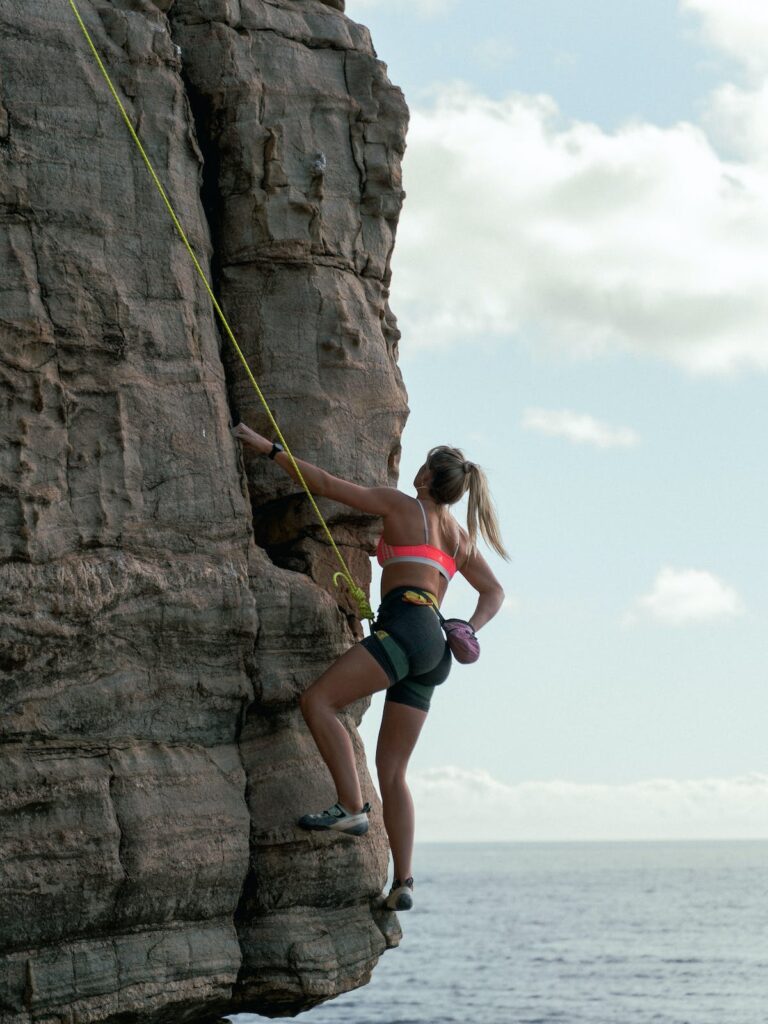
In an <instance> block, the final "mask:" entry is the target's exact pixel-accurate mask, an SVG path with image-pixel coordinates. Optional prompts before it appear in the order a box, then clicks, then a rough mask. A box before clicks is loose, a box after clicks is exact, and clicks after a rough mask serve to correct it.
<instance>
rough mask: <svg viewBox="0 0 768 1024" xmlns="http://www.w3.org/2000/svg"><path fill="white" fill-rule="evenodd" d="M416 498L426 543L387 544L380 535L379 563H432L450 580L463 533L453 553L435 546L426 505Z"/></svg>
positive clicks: (433, 566)
mask: <svg viewBox="0 0 768 1024" xmlns="http://www.w3.org/2000/svg"><path fill="white" fill-rule="evenodd" d="M414 500H415V501H418V502H419V508H420V509H421V514H422V516H423V517H424V543H423V544H385V542H384V538H383V537H380V538H379V545H378V547H377V548H376V557H377V559H378V561H379V565H382V566H383V565H394V564H395V563H396V562H419V563H420V564H421V565H430V566H432V568H433V569H437V571H438V572H440V573H442V574H443V576H445V578H446V579H447V580H449V581H450V579H451V577H452V576H454V575H455V573H456V555H457V554H458V553H459V545H460V544H461V535H459V543H458V544H457V545H456V550H455V551H454V552H453V555H447V554H446V553H445V551H441V550H440V548H436V547H433V546H432V545H431V544H430V543H429V525H428V523H427V514H426V512H425V511H424V506H423V505H422V504H421V502H420V501H419V499H418V498H416V499H414Z"/></svg>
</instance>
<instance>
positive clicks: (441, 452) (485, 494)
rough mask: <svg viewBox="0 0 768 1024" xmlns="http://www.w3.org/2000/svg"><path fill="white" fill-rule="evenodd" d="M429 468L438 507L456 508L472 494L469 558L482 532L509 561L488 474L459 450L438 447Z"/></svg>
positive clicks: (445, 446)
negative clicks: (450, 506)
mask: <svg viewBox="0 0 768 1024" xmlns="http://www.w3.org/2000/svg"><path fill="white" fill-rule="evenodd" d="M426 466H427V468H428V469H429V470H431V471H432V483H431V484H430V488H429V494H430V497H431V498H432V499H433V500H434V501H436V502H437V503H438V505H453V504H454V502H457V501H458V500H459V499H460V498H461V497H462V496H463V495H464V494H466V493H467V490H469V504H468V507H467V531H468V533H469V550H468V551H467V557H469V556H470V555H471V554H472V553H473V552H474V551H475V549H476V548H477V534H478V530H479V532H480V534H481V536H482V537H483V539H484V540H485V541H486V542H487V543H488V544H489V545H490V547H492V548H493V550H494V551H495V552H496V553H497V554H499V555H501V557H502V558H505V559H507V561H509V555H508V554H507V552H506V550H505V548H504V545H503V543H502V540H501V531H500V530H499V521H498V517H497V515H496V509H495V507H494V504H493V501H492V499H491V492H490V490H489V487H488V479H487V477H486V475H485V472H484V471H483V470H482V469H481V468H480V466H476V465H475V463H474V462H468V461H466V460H465V458H464V453H463V452H462V451H461V450H460V449H459V448H450V447H448V445H438V447H437V448H432V449H430V451H429V452H428V454H427V461H426Z"/></svg>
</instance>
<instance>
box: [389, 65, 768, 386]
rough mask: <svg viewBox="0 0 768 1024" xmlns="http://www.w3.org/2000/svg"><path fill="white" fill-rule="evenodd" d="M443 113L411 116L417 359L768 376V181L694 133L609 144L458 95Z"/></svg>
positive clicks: (651, 131)
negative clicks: (602, 360)
mask: <svg viewBox="0 0 768 1024" xmlns="http://www.w3.org/2000/svg"><path fill="white" fill-rule="evenodd" d="M433 100H434V102H433V104H432V105H431V106H429V107H428V108H422V109H418V108H417V109H414V110H413V111H412V117H411V126H410V129H409V135H408V149H407V152H406V157H405V162H404V168H403V172H404V186H405V189H406V193H407V198H406V201H405V206H404V209H403V214H402V217H401V221H400V226H399V229H398V244H397V246H396V248H395V253H394V257H393V261H394V277H393V299H392V302H393V308H394V309H395V310H396V312H397V313H398V315H399V317H400V320H401V327H402V329H403V331H404V334H405V339H406V344H407V345H419V344H422V345H430V344H432V345H444V344H448V343H450V342H458V341H463V342H467V341H468V340H469V339H476V338H479V337H482V336H496V337H497V338H507V339H509V338H531V339H532V340H533V341H535V342H537V343H543V344H547V345H549V346H550V347H553V348H557V349H559V350H561V351H566V352H570V353H572V354H574V355H579V356H588V355H593V354H597V353H602V352H608V351H634V352H640V353H645V354H650V355H653V356H656V357H660V358H663V359H666V360H670V361H672V362H674V363H676V364H678V365H680V366H682V367H684V368H686V369H688V370H692V371H703V372H723V371H731V370H734V369H737V368H742V367H746V366H751V367H755V366H757V367H760V368H764V369H765V368H768V335H767V333H766V323H767V322H768V268H767V267H766V263H765V259H764V247H765V238H766V236H767V235H768V169H766V170H761V169H760V168H759V166H757V165H751V164H747V163H736V162H733V161H731V162H728V161H725V160H724V159H722V158H721V157H720V156H719V155H718V153H717V152H716V150H715V149H714V148H713V146H712V144H711V142H710V140H709V139H708V138H707V136H706V134H705V133H704V131H703V130H702V129H700V128H698V127H696V126H694V125H692V124H686V123H680V124H677V125H675V126H673V127H671V128H664V129H662V128H659V127H656V126H654V125H652V124H646V123H632V124H627V125H625V126H624V127H623V128H622V129H621V130H619V131H617V132H614V133H608V132H604V131H603V130H602V129H601V128H599V127H598V126H597V125H594V124H588V123H583V122H571V123H564V122H563V119H562V117H561V115H560V113H559V110H558V107H557V105H556V103H555V101H554V100H553V99H551V98H550V97H547V96H530V95H523V94H512V95H509V96H507V97H506V98H504V99H500V100H494V99H490V98H489V97H487V96H484V95H482V94H480V93H478V92H476V91H474V90H473V89H472V88H471V87H470V86H469V85H467V84H466V83H462V82H454V83H451V84H448V85H443V86H440V87H435V89H434V90H433Z"/></svg>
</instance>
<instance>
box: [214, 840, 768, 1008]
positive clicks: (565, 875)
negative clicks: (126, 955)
mask: <svg viewBox="0 0 768 1024" xmlns="http://www.w3.org/2000/svg"><path fill="white" fill-rule="evenodd" d="M414 876H415V880H416V881H415V889H414V902H415V906H414V909H413V910H411V911H408V912H407V913H402V914H400V915H399V917H400V922H401V925H402V929H403V941H402V943H401V945H400V947H399V948H398V949H395V950H390V951H388V952H387V953H385V954H384V955H383V957H382V958H381V960H380V961H379V963H378V966H377V967H376V968H375V970H374V972H373V977H372V979H371V982H370V983H369V984H368V985H366V986H365V987H364V988H361V989H358V990H356V991H354V992H348V993H345V994H344V995H342V996H339V997H338V998H337V999H334V1000H332V1001H331V1002H328V1003H324V1004H323V1005H321V1006H318V1007H316V1008H315V1009H313V1010H309V1011H307V1012H306V1013H302V1014H299V1016H298V1017H297V1018H295V1019H297V1020H299V1021H306V1022H307V1024H341V1022H348V1024H467V1022H477V1024H768V841H760V840H755V841H751V840H745V841H741V842H738V841H711V842H710V841H690V842H661V841H660V842H573V843H565V842H561V843H557V842H546V843H544V842H543V843H477V844H474V843H419V844H417V847H416V857H415V860H414ZM265 1019H266V1018H263V1017H257V1016H254V1015H251V1014H237V1015H235V1016H233V1017H232V1018H231V1020H233V1021H235V1022H236V1024H252V1022H253V1024H255V1022H256V1021H259V1022H260V1021H263V1020H265Z"/></svg>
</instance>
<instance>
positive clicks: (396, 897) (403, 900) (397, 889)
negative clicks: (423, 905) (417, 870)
mask: <svg viewBox="0 0 768 1024" xmlns="http://www.w3.org/2000/svg"><path fill="white" fill-rule="evenodd" d="M384 906H385V907H386V908H387V910H410V909H411V907H412V906H413V879H412V878H406V880H405V881H404V882H401V881H400V879H399V878H396V879H395V880H394V881H393V882H392V888H391V889H390V890H389V895H388V896H387V898H386V899H385V900H384Z"/></svg>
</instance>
